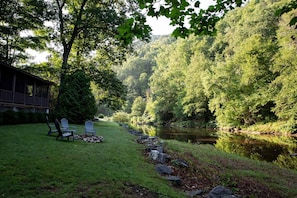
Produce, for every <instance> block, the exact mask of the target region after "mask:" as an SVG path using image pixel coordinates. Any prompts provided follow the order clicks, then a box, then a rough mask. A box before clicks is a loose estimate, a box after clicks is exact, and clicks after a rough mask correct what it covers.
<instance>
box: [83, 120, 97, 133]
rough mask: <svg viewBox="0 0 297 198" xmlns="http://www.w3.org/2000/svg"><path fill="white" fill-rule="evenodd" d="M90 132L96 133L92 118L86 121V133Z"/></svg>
mask: <svg viewBox="0 0 297 198" xmlns="http://www.w3.org/2000/svg"><path fill="white" fill-rule="evenodd" d="M88 133H90V134H92V135H96V130H95V128H94V122H93V121H91V120H87V121H86V122H85V135H87V134H88Z"/></svg>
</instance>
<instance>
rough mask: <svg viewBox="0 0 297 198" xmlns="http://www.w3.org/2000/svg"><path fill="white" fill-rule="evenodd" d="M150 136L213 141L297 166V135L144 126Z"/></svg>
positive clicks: (219, 146)
mask: <svg viewBox="0 0 297 198" xmlns="http://www.w3.org/2000/svg"><path fill="white" fill-rule="evenodd" d="M142 131H143V132H144V133H146V134H148V135H150V136H158V137H159V138H161V139H164V140H170V139H175V140H178V141H182V142H188V143H192V144H212V145H214V146H215V147H216V148H217V149H220V150H223V151H225V152H228V153H234V154H237V155H240V156H244V157H248V158H251V159H255V160H262V161H267V162H273V163H276V164H278V165H280V166H285V167H288V168H292V167H293V169H296V167H297V137H292V136H277V135H271V134H270V135H268V134H265V135H263V134H262V135H260V134H247V133H231V132H223V131H217V130H208V129H189V128H172V127H170V128H155V127H148V126H147V127H142ZM294 167H295V168H294Z"/></svg>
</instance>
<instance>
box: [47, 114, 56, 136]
mask: <svg viewBox="0 0 297 198" xmlns="http://www.w3.org/2000/svg"><path fill="white" fill-rule="evenodd" d="M45 119H46V124H47V127H48V128H49V131H48V132H47V135H51V134H52V133H57V132H58V130H57V129H54V127H55V125H53V124H50V123H49V120H48V116H47V115H46V116H45Z"/></svg>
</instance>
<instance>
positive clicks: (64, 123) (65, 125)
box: [61, 118, 69, 129]
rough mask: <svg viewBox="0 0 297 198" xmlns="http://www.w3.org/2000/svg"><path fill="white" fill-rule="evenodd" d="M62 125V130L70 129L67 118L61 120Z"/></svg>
mask: <svg viewBox="0 0 297 198" xmlns="http://www.w3.org/2000/svg"><path fill="white" fill-rule="evenodd" d="M61 125H62V128H66V129H68V128H69V125H68V120H67V119H66V118H62V119H61Z"/></svg>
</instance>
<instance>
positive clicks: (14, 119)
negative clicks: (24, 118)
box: [3, 110, 19, 124]
mask: <svg viewBox="0 0 297 198" xmlns="http://www.w3.org/2000/svg"><path fill="white" fill-rule="evenodd" d="M18 123H19V116H18V113H17V112H15V111H12V110H8V111H5V112H4V113H3V124H18Z"/></svg>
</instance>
